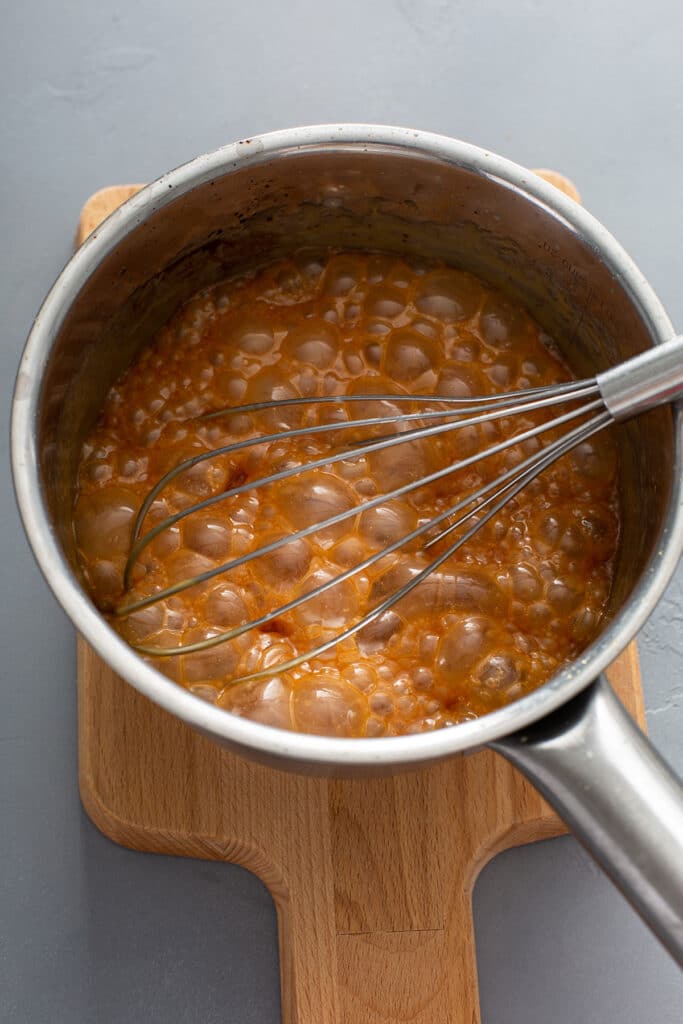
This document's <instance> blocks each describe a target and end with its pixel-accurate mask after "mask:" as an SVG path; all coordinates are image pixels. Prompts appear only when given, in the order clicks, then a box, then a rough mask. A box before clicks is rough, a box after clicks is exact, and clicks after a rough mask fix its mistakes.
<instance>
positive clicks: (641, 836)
mask: <svg viewBox="0 0 683 1024" xmlns="http://www.w3.org/2000/svg"><path fill="white" fill-rule="evenodd" d="M492 746H493V748H494V749H495V750H497V751H498V752H499V753H500V754H502V755H503V756H504V757H506V758H507V759H508V760H509V761H511V762H512V763H513V764H514V765H516V766H517V767H518V768H520V769H521V770H522V771H523V772H524V774H525V775H526V776H527V777H528V778H529V779H530V780H531V781H532V782H533V783H534V785H535V786H536V788H537V789H538V790H539V791H540V792H541V793H542V794H543V796H544V797H546V799H547V800H548V801H549V803H550V804H552V806H553V807H554V808H555V810H556V811H557V812H558V814H559V815H560V816H561V817H562V818H563V819H564V821H566V823H567V824H568V825H569V827H570V828H571V830H572V831H573V832H574V834H575V835H576V837H577V839H578V840H579V841H580V842H581V843H582V844H583V845H584V846H585V847H586V849H587V850H588V852H589V853H590V854H591V856H592V857H593V858H594V859H595V860H596V861H597V862H598V864H599V865H600V867H601V868H603V869H604V871H605V872H606V874H607V875H608V876H609V877H610V878H611V879H612V881H613V882H614V883H615V885H616V886H617V887H618V888H619V889H620V890H621V891H622V892H623V894H624V895H625V896H626V898H627V899H628V900H629V901H630V902H631V903H632V904H633V906H634V907H635V909H636V910H637V911H638V913H639V914H640V915H641V917H642V918H643V919H644V921H645V922H646V923H647V924H648V925H649V926H650V928H651V929H652V931H653V932H654V933H655V935H656V936H657V937H658V938H659V939H660V940H661V942H662V943H663V944H664V946H665V947H666V949H667V950H668V951H669V952H670V953H671V955H672V956H673V957H674V958H675V959H676V960H677V961H678V962H679V963H680V964H683V785H682V784H681V782H680V780H679V779H678V778H677V777H676V776H675V775H674V773H673V772H672V771H671V769H670V768H669V767H668V765H667V764H666V763H665V762H664V761H663V760H662V758H661V757H660V756H659V754H658V753H657V751H656V750H655V749H654V747H653V746H652V745H651V744H650V743H649V742H648V740H647V739H646V738H645V736H644V735H643V734H642V733H641V732H640V730H639V729H638V728H637V726H636V725H635V724H634V723H633V722H632V720H631V719H630V717H629V716H628V715H627V713H626V711H625V710H624V708H623V707H622V705H621V704H620V702H619V700H618V699H617V697H616V696H615V695H614V693H613V691H612V689H611V688H610V686H609V684H608V682H607V680H606V679H605V678H604V677H603V676H600V677H599V678H598V679H597V680H596V681H595V682H594V683H592V684H591V685H590V686H589V687H588V688H587V689H586V690H584V691H583V692H582V693H580V694H579V695H578V696H577V697H575V698H574V699H573V700H571V701H570V702H569V703H568V704H566V705H564V706H563V707H562V708H560V709H559V710H558V711H555V712H554V713H553V714H552V715H549V716H548V717H546V718H543V719H541V721H539V722H535V723H533V724H532V725H531V726H529V727H528V728H526V729H522V730H520V731H519V732H517V733H514V734H513V735H512V736H507V737H505V738H504V739H502V740H498V741H497V742H496V743H493V744H492Z"/></svg>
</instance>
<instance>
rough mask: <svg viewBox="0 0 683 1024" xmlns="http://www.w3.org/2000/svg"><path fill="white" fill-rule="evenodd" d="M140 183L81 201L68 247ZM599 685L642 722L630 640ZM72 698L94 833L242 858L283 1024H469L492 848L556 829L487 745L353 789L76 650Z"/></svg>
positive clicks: (162, 848)
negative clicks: (272, 962) (481, 888)
mask: <svg viewBox="0 0 683 1024" xmlns="http://www.w3.org/2000/svg"><path fill="white" fill-rule="evenodd" d="M543 173H544V175H545V176H547V177H548V180H550V181H551V182H552V183H553V184H555V185H558V186H559V187H561V188H563V189H564V190H565V191H568V192H569V194H570V195H572V196H573V197H574V198H577V199H578V195H577V193H576V191H575V190H574V189H573V186H572V185H571V183H570V182H567V181H566V179H563V178H562V177H561V176H558V175H555V174H553V172H543ZM138 187H139V186H117V187H112V188H107V189H103V190H102V191H101V192H98V193H97V194H96V195H95V196H93V197H92V198H91V199H89V200H88V202H87V203H86V205H85V207H84V209H83V212H82V215H81V219H80V223H79V229H78V234H77V242H78V243H80V242H82V241H83V239H84V238H85V237H86V236H87V235H88V234H89V233H90V231H92V230H93V229H94V228H95V227H96V226H97V224H99V222H100V221H101V220H102V219H103V218H104V217H105V216H107V215H108V214H109V213H110V212H111V211H112V210H113V209H115V208H116V206H118V205H119V204H120V203H121V202H123V201H124V200H125V199H127V198H129V196H130V195H132V194H133V193H134V192H135V191H137V188H138ZM609 677H610V679H611V682H612V684H613V686H614V687H615V689H616V690H617V692H618V694H619V696H620V697H621V699H622V700H623V702H624V704H625V705H626V707H627V708H628V710H629V711H630V712H631V714H632V715H634V717H635V718H636V719H637V721H638V722H639V723H640V724H641V725H642V724H643V723H644V708H643V701H642V691H641V686H640V674H639V669H638V654H637V650H636V646H635V644H631V646H630V647H629V648H628V649H627V650H626V651H625V652H624V653H623V654H622V655H621V657H620V658H619V659H618V660H617V661H616V662H615V664H614V665H613V666H612V669H611V671H610V672H609ZM78 691H79V704H78V707H79V776H80V790H81V797H82V800H83V803H84V805H85V808H86V810H87V812H88V814H89V815H90V817H91V818H92V820H93V822H94V823H95V825H97V827H98V828H99V829H100V830H101V831H102V832H103V833H104V834H105V835H107V836H109V837H110V838H111V839H113V840H114V841H115V842H117V843H121V844H122V845H123V846H128V847H131V848H133V849H136V850H146V851H150V852H156V853H165V854H178V855H180V856H184V857H201V858H205V859H209V860H224V861H230V862H232V863H235V864H241V865H243V866H244V867H246V868H248V869H249V870H250V871H253V872H254V873H255V874H256V875H258V877H259V878H261V879H262V881H263V882H264V883H265V885H266V886H267V887H268V889H269V890H270V892H271V894H272V896H273V899H274V901H275V905H276V907H277V913H278V921H279V937H280V968H281V977H282V1019H283V1022H284V1024H398V1022H411V1024H478V1022H479V1020H480V1015H479V1000H478V993H477V968H476V958H475V949H474V934H473V923H472V907H471V902H472V889H473V886H474V882H475V880H476V877H477V875H478V873H479V871H480V870H481V868H482V867H483V866H484V864H486V862H487V861H488V860H490V858H491V857H493V856H494V855H495V854H496V853H498V852H499V851H501V850H504V849H506V848H508V847H511V846H516V845H519V844H521V843H530V842H534V841H536V840H538V839H547V838H549V837H551V836H556V835H559V834H561V833H562V832H563V831H565V829H564V827H563V826H562V824H561V823H560V821H559V820H558V819H557V818H556V816H555V815H554V814H553V813H552V812H551V810H550V809H549V807H548V806H547V804H546V803H545V802H544V801H543V800H542V799H541V797H540V796H539V795H538V794H537V793H536V791H535V790H534V789H533V787H532V786H530V785H529V783H527V782H526V781H525V780H524V779H523V778H522V776H521V775H519V774H518V773H517V772H516V771H515V769H513V768H512V767H511V766H510V765H509V764H508V763H507V762H506V761H504V760H503V759H502V758H500V757H498V756H497V755H496V754H494V753H492V752H491V751H482V752H479V753H476V754H472V755H468V756H466V757H459V758H454V759H452V760H450V761H448V762H444V763H441V764H438V765H436V766H434V767H431V768H427V769H423V770H421V771H417V772H412V773H410V774H405V775H399V776H396V777H392V778H379V779H377V778H376V779H369V780H364V779H356V780H352V781H349V780H336V779H335V780H333V779H316V778H304V777H300V776H296V775H289V774H286V773H283V772H279V771H275V770H273V769H270V768H265V767H263V766H261V765H257V764H252V763H249V762H247V761H244V760H242V759H240V758H238V757H236V756H235V755H233V754H230V753H227V752H226V751H225V750H222V749H221V748H220V747H218V746H217V745H215V744H214V743H212V742H211V741H210V740H207V739H205V738H204V737H203V736H200V735H199V734H197V733H194V732H193V731H192V730H191V729H189V728H188V727H187V726H185V725H184V724H183V723H181V722H180V721H178V720H176V719H174V718H173V717H171V716H170V715H169V714H167V713H166V712H165V711H163V710H161V709H160V708H158V707H156V706H155V705H153V704H152V703H150V702H149V701H148V700H147V699H146V698H144V697H142V696H140V695H139V694H138V693H136V692H135V690H133V689H132V687H130V686H128V685H126V684H125V683H124V682H123V681H122V680H121V679H119V678H118V677H117V676H116V675H115V674H114V673H113V672H112V671H111V669H110V668H108V666H107V665H105V664H104V663H103V662H102V661H101V660H100V658H99V657H98V656H97V655H96V654H95V653H94V652H93V651H92V649H91V648H90V647H89V646H88V645H87V644H86V643H85V642H84V641H83V640H82V639H81V640H80V641H79V658H78ZM229 1019H230V1014H229V1011H228V1012H227V1013H226V1020H229Z"/></svg>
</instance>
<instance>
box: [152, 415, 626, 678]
mask: <svg viewBox="0 0 683 1024" xmlns="http://www.w3.org/2000/svg"><path fill="white" fill-rule="evenodd" d="M610 421H611V417H610V415H609V413H606V412H603V413H601V414H599V415H598V416H596V417H593V418H592V419H591V420H589V421H588V422H587V423H583V424H581V425H579V426H578V427H576V428H575V429H574V430H573V431H571V432H570V433H569V434H567V435H566V436H565V437H564V438H561V439H558V440H557V441H554V442H553V443H552V444H550V445H548V446H547V447H546V448H544V449H542V450H541V451H540V452H536V453H534V454H533V455H531V456H529V457H528V458H527V459H525V460H524V461H523V462H522V463H520V464H519V465H518V466H515V467H513V468H511V469H509V470H507V471H506V472H505V473H503V474H502V475H501V476H500V477H498V478H497V479H496V480H494V481H492V482H490V483H489V484H486V485H484V486H482V487H481V488H479V489H478V490H477V491H476V492H474V493H473V494H471V495H468V496H467V497H465V498H463V499H461V500H460V501H459V502H457V503H456V504H455V505H453V506H451V507H450V508H448V509H446V510H445V511H444V512H441V513H440V514H439V515H438V516H435V517H434V518H433V519H431V520H429V522H427V523H424V524H422V525H421V526H419V527H417V528H416V529H415V530H412V531H410V532H409V533H408V534H406V535H404V536H403V537H400V538H398V539H397V540H396V541H394V542H393V543H392V544H390V545H388V546H387V547H385V548H382V549H381V550H380V551H378V552H375V553H373V554H372V555H370V556H368V557H367V558H366V559H364V560H363V561H362V562H360V563H358V564H357V565H355V566H353V567H351V568H350V569H347V570H346V571H344V572H343V573H341V574H340V575H338V576H335V577H334V578H333V579H331V580H327V581H325V582H324V583H322V584H320V585H319V586H318V587H316V588H314V589H313V590H311V591H307V592H306V593H305V594H302V595H299V596H298V597H297V598H294V599H293V600H291V601H289V602H287V603H286V604H284V605H282V606H280V607H279V608H276V609H275V610H274V611H272V612H268V613H266V614H265V615H262V616H260V617H259V618H257V619H254V620H251V621H249V622H247V623H243V624H241V625H240V626H236V627H234V628H233V629H231V630H228V631H226V632H223V633H219V634H217V635H216V636H214V637H209V638H207V639H205V640H202V641H198V642H197V643H194V644H187V645H183V646H182V647H177V648H170V649H169V648H157V647H150V646H145V645H136V649H137V650H139V651H140V652H141V653H144V654H149V655H155V656H162V657H164V656H176V655H179V654H191V653H194V652H197V651H202V650H207V649H209V648H211V647H214V646H217V645H218V644H222V643H226V642H228V641H229V640H232V639H236V638H237V637H238V636H240V635H242V634H243V633H245V632H247V631H248V630H250V629H256V628H259V627H260V626H262V625H265V624H266V623H267V622H269V621H272V620H273V619H275V618H277V617H279V616H281V615H284V614H286V613H287V612H289V611H292V610H294V609H295V608H297V607H299V606H300V605H302V604H304V603H305V602H307V601H309V600H311V599H312V598H314V597H318V596H320V595H321V594H323V593H324V592H325V591H327V590H330V589H331V588H332V587H335V586H337V585H338V584H340V583H343V582H344V581H346V580H348V579H350V578H352V577H353V576H355V575H357V574H358V573H360V572H363V571H364V570H365V569H368V568H370V567H371V566H372V565H374V564H375V563H376V562H378V561H380V560H381V559H382V558H385V557H386V556H387V555H389V554H392V553H393V552H394V551H396V550H398V549H399V548H401V547H403V546H405V545H406V544H408V543H410V542H411V541H413V540H415V539H417V538H419V537H420V536H423V535H424V534H425V533H427V532H429V531H430V530H432V529H434V528H435V527H436V526H438V525H439V524H440V523H442V522H444V521H445V520H446V519H448V518H450V517H451V516H452V515H454V514H456V513H457V512H459V511H461V510H462V509H464V508H467V506H469V505H473V506H474V507H473V508H472V509H471V510H470V511H469V512H467V513H466V514H465V515H464V516H461V517H460V518H459V519H458V520H457V522H455V523H453V524H452V525H451V526H449V527H448V528H447V529H446V530H444V531H442V532H441V533H440V534H439V535H438V536H437V537H435V538H434V539H433V540H431V541H430V542H429V543H428V544H427V545H425V550H426V549H427V548H429V547H431V546H432V545H433V544H434V543H436V542H437V541H438V540H441V539H443V538H444V537H446V536H447V535H448V534H450V533H451V532H452V531H453V530H455V529H457V528H458V527H460V526H462V525H463V524H464V523H465V522H466V521H467V520H468V519H469V518H471V517H472V516H473V515H474V514H476V513H478V512H480V511H481V510H482V509H484V508H486V507H487V506H488V505H490V504H491V503H492V502H494V501H496V500H497V499H499V498H501V496H503V497H502V502H503V503H506V502H507V501H509V500H510V499H511V498H512V497H514V495H516V494H517V493H519V491H520V490H522V489H523V488H524V487H526V486H527V484H528V483H529V482H530V481H531V480H533V479H534V478H535V477H536V476H537V475H538V474H539V473H540V472H542V471H543V470H544V469H545V468H547V466H548V465H550V464H551V463H552V462H554V461H555V460H556V459H557V458H559V457H560V456H561V455H563V454H565V453H566V452H568V451H570V450H571V449H572V448H573V447H575V446H576V445H577V444H580V443H581V442H582V441H583V440H585V439H587V438H588V437H590V436H591V435H592V434H594V433H596V432H597V431H598V430H601V429H602V428H603V427H604V426H606V425H607V424H608V423H609V422H610ZM492 489H494V491H493V493H492V494H490V495H489V496H488V497H486V495H487V494H488V492H490V491H491V490H492ZM508 490H510V491H511V493H510V494H507V493H506V492H507V491H508ZM385 498H386V496H385ZM500 507H502V505H500V504H499V505H497V506H496V508H495V509H494V510H493V512H490V513H487V514H486V516H485V517H483V518H482V519H481V520H480V521H479V522H478V523H476V524H475V525H474V527H473V528H472V530H471V531H468V533H467V534H466V535H465V536H463V537H461V538H459V539H458V541H457V542H456V543H455V545H452V546H451V547H450V548H449V549H448V553H449V554H453V553H454V552H455V551H456V550H457V549H458V548H459V547H460V545H461V544H463V543H465V541H466V540H468V539H469V538H470V537H471V536H473V534H474V532H476V531H477V530H478V529H479V528H480V527H481V526H483V525H484V524H485V523H486V522H488V520H489V519H490V518H491V515H493V514H495V512H496V511H498V510H499V508H500ZM318 528H320V527H319V526H318ZM292 539H293V538H287V543H289V542H290V541H291V540H292ZM263 552H264V549H261V550H260V551H259V553H258V554H259V555H260V554H262V553H263ZM447 557H448V555H447ZM440 564H441V561H440V560H437V561H436V562H433V563H431V564H430V565H429V566H427V568H426V570H425V572H426V574H427V575H428V574H429V573H431V572H432V571H434V569H435V568H438V565H440ZM423 578H424V576H423V575H422V573H421V574H420V578H419V579H418V580H416V581H409V583H412V584H413V585H417V583H418V582H420V581H421V579H423ZM411 589H412V586H408V589H407V590H401V591H397V594H399V595H400V596H398V597H397V598H396V600H400V598H401V597H402V596H405V594H406V593H409V592H410V590H411ZM157 599H158V597H157ZM389 607H391V605H390V606H389ZM384 610H386V607H385V606H384V603H383V604H382V605H380V606H379V608H377V609H373V610H372V611H371V612H369V613H368V614H367V615H366V616H364V617H363V619H361V620H360V621H359V623H356V624H355V628H353V627H350V628H351V629H352V632H345V633H343V634H339V635H338V636H337V637H336V638H335V639H334V641H333V643H338V642H340V641H341V640H342V639H345V638H347V637H348V636H352V635H353V633H354V632H357V631H358V630H359V629H362V628H363V627H364V626H365V625H368V624H369V623H370V622H372V621H373V620H374V619H375V618H377V617H378V616H379V615H381V614H382V612H383V611H384ZM323 646H324V645H323ZM327 649H328V648H327V647H326V646H324V650H327ZM324 650H323V649H322V648H316V649H315V650H313V651H308V652H306V653H305V655H303V656H301V660H296V659H295V661H294V662H293V663H292V664H291V666H290V663H289V662H287V663H283V664H282V665H280V666H278V668H279V669H281V670H282V671H286V670H287V667H295V665H299V664H301V663H302V660H306V659H308V658H311V657H315V656H317V655H318V654H319V653H324ZM264 674H265V675H269V674H272V673H271V672H269V671H266V672H265V673H264ZM252 678H258V675H254V676H252V675H250V676H248V677H241V678H240V679H236V680H234V682H235V683H237V682H242V681H245V680H246V679H252Z"/></svg>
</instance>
